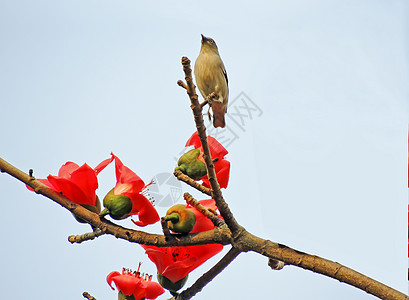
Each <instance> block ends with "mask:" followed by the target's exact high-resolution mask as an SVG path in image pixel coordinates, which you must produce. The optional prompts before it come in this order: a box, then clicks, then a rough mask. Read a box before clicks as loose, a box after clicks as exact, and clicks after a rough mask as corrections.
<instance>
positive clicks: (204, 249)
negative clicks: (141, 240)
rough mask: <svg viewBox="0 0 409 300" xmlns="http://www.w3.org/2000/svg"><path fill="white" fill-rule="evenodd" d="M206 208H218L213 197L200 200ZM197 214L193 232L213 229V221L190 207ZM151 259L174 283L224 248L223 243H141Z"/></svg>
mask: <svg viewBox="0 0 409 300" xmlns="http://www.w3.org/2000/svg"><path fill="white" fill-rule="evenodd" d="M199 202H200V203H201V204H202V205H203V206H205V207H206V208H211V209H214V210H216V209H217V207H216V204H215V202H214V200H213V199H209V200H202V201H199ZM188 209H189V210H191V211H193V212H194V214H195V215H196V224H195V227H194V228H193V230H192V232H201V231H207V230H210V229H213V228H214V227H215V226H214V225H213V223H212V222H211V221H210V220H209V219H208V218H207V217H205V216H204V215H203V214H201V213H200V212H199V211H198V210H197V209H195V208H194V207H191V206H190V207H188ZM141 246H142V247H143V248H144V249H145V251H146V254H148V256H149V259H150V260H151V261H153V262H154V263H155V265H156V268H157V269H158V273H159V274H162V275H163V276H165V277H167V278H168V279H169V280H170V281H172V282H173V283H175V282H177V281H179V280H181V279H182V278H184V277H186V276H187V275H188V274H189V273H190V272H192V271H193V270H194V269H196V268H197V267H199V266H200V265H202V264H203V263H204V262H205V261H206V260H208V259H209V258H211V257H213V256H214V255H216V254H217V253H219V252H220V251H222V250H223V245H220V244H209V245H197V246H186V247H155V246H146V245H141Z"/></svg>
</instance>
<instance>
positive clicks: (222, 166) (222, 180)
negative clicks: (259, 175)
mask: <svg viewBox="0 0 409 300" xmlns="http://www.w3.org/2000/svg"><path fill="white" fill-rule="evenodd" d="M207 143H208V144H209V149H210V155H211V156H212V159H213V160H214V159H215V158H217V159H218V161H216V162H215V163H214V169H215V172H216V177H217V181H218V182H219V185H220V187H221V188H226V187H227V185H228V183H229V174H230V162H229V161H227V160H225V159H224V156H225V155H227V153H229V152H228V151H227V150H226V149H225V148H224V147H223V146H222V145H221V144H220V143H219V142H218V141H217V140H216V139H215V138H214V137H211V136H208V137H207ZM188 146H194V147H195V149H200V155H199V157H198V159H199V160H201V161H202V162H204V159H203V148H202V143H201V142H200V138H199V134H198V133H197V131H196V132H195V133H193V134H192V136H191V137H190V139H189V140H188V141H187V142H186V147H188ZM201 179H202V181H203V185H204V186H206V187H208V188H210V183H209V179H208V177H207V175H205V176H203V177H202V178H201Z"/></svg>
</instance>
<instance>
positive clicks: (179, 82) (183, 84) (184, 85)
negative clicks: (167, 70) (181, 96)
mask: <svg viewBox="0 0 409 300" xmlns="http://www.w3.org/2000/svg"><path fill="white" fill-rule="evenodd" d="M177 84H178V86H180V87H182V88H184V89H185V90H187V86H186V84H185V83H184V82H183V81H182V80H178V82H177Z"/></svg>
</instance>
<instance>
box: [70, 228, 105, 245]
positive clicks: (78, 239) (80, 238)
mask: <svg viewBox="0 0 409 300" xmlns="http://www.w3.org/2000/svg"><path fill="white" fill-rule="evenodd" d="M103 234H104V232H103V231H102V230H101V229H99V228H96V229H95V230H94V231H93V232H87V233H84V234H78V235H70V236H69V237H68V241H69V242H70V243H71V244H74V243H77V244H81V243H82V242H85V241H90V240H93V239H95V238H97V237H99V236H101V235H103Z"/></svg>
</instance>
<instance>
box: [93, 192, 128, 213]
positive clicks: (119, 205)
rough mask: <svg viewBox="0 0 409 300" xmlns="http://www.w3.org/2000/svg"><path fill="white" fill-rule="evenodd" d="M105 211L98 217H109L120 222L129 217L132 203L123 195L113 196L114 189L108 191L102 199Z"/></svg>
mask: <svg viewBox="0 0 409 300" xmlns="http://www.w3.org/2000/svg"><path fill="white" fill-rule="evenodd" d="M103 203H104V207H105V209H104V210H103V211H102V212H101V213H100V216H101V217H103V216H106V215H110V216H111V218H112V219H115V220H122V219H125V218H127V217H128V216H129V213H130V212H131V211H132V201H131V199H130V198H129V197H127V196H125V195H114V189H112V190H110V191H109V193H108V194H107V195H106V196H105V198H104V202H103Z"/></svg>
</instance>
